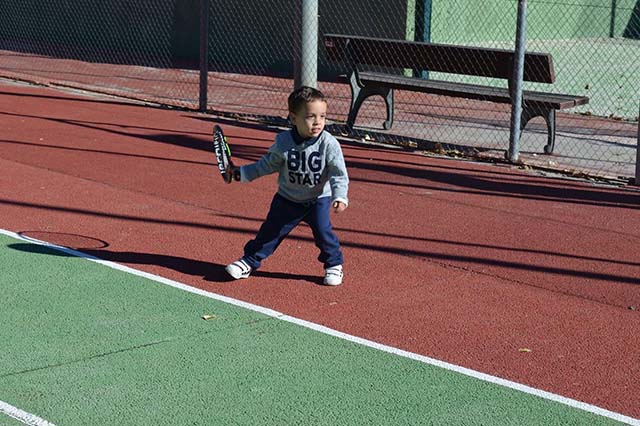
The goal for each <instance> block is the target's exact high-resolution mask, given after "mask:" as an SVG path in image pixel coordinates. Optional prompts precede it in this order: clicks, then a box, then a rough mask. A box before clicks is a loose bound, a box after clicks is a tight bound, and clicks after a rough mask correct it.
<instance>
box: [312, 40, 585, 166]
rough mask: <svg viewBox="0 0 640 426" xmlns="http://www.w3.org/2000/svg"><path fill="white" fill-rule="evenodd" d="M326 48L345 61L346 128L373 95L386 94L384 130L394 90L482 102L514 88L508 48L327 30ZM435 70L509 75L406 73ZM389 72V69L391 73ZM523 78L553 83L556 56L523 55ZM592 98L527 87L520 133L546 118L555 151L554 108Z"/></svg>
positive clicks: (507, 99) (505, 97)
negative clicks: (503, 83)
mask: <svg viewBox="0 0 640 426" xmlns="http://www.w3.org/2000/svg"><path fill="white" fill-rule="evenodd" d="M324 47H325V49H326V52H327V55H328V58H329V59H330V60H331V61H333V62H336V63H340V64H343V65H346V66H347V67H348V71H349V74H348V75H346V76H342V78H343V79H347V80H348V82H349V84H350V87H351V107H350V109H349V116H348V118H347V126H348V127H349V128H350V129H352V128H353V125H354V123H355V121H356V117H357V115H358V111H359V109H360V106H361V105H362V103H363V102H364V100H365V99H367V98H368V97H370V96H374V95H379V96H382V97H383V98H384V100H385V103H386V109H387V119H386V121H385V122H384V124H383V127H384V128H385V129H387V130H388V129H390V128H391V126H392V125H393V91H394V90H396V89H397V90H411V91H415V92H423V93H430V94H434V95H443V96H451V97H459V98H466V99H474V100H480V101H488V102H497V103H506V104H510V103H511V90H512V87H513V84H512V79H513V63H514V52H513V51H511V50H505V49H492V48H482V47H468V46H456V45H446V44H434V43H424V42H414V41H406V40H388V39H382V38H372V37H361V36H351V35H338V34H327V35H325V36H324ZM371 66H374V67H383V68H384V70H385V72H384V73H381V72H367V71H363V70H362V68H363V67H371ZM404 69H410V70H415V71H414V74H415V73H417V74H418V75H420V74H421V72H422V71H435V72H442V73H450V74H461V75H468V76H480V77H493V78H499V79H505V80H507V82H508V87H506V88H502V87H491V86H481V85H476V84H468V83H457V82H450V81H439V80H431V79H425V78H421V77H410V76H405V75H404V72H403V70H404ZM387 70H388V71H387ZM524 80H525V81H531V82H539V83H549V84H551V83H553V82H554V81H555V73H554V71H553V60H552V58H551V55H550V54H548V53H534V52H528V53H526V54H525V62H524ZM588 102H589V98H588V97H586V96H575V95H565V94H556V93H546V92H536V91H527V90H525V91H524V92H523V105H522V116H521V125H520V132H521V133H522V131H523V130H524V128H525V126H526V125H527V123H528V122H529V120H531V119H532V118H534V117H542V118H543V119H544V120H545V122H546V125H547V132H548V136H547V145H545V147H544V152H545V153H546V154H551V153H552V152H553V149H554V145H555V126H556V110H562V109H566V108H572V107H575V106H578V105H584V104H587V103H588Z"/></svg>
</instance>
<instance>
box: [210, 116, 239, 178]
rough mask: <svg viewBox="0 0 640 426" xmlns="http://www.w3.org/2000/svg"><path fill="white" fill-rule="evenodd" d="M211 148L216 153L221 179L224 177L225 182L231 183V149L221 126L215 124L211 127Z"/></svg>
mask: <svg viewBox="0 0 640 426" xmlns="http://www.w3.org/2000/svg"><path fill="white" fill-rule="evenodd" d="M213 150H214V152H215V154H216V160H217V161H218V169H219V170H220V174H221V175H222V179H224V181H225V182H226V183H231V181H232V178H233V176H232V174H231V168H232V167H234V166H233V162H232V161H231V149H230V148H229V144H228V143H227V138H226V137H225V136H224V133H223V132H222V127H220V126H218V125H217V124H216V125H215V126H214V128H213Z"/></svg>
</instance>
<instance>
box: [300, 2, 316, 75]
mask: <svg viewBox="0 0 640 426" xmlns="http://www.w3.org/2000/svg"><path fill="white" fill-rule="evenodd" d="M301 2H302V7H301V13H300V17H301V19H300V23H299V25H300V30H299V32H298V31H297V32H296V42H297V43H299V44H298V46H299V49H295V51H294V55H295V58H294V85H295V87H300V86H310V87H317V86H318V0H301ZM298 37H299V38H298Z"/></svg>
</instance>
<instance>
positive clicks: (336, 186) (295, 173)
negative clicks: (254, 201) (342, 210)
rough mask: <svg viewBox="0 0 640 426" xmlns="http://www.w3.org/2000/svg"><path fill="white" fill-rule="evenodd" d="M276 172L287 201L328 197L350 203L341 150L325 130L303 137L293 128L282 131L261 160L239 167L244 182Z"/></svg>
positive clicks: (281, 190)
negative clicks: (312, 135)
mask: <svg viewBox="0 0 640 426" xmlns="http://www.w3.org/2000/svg"><path fill="white" fill-rule="evenodd" d="M296 142H298V143H296ZM276 172H278V173H279V176H278V194H280V195H281V196H283V197H284V198H286V199H287V200H290V201H293V202H296V203H304V202H309V201H313V200H316V199H317V198H320V197H331V202H332V203H333V202H335V201H342V202H343V203H345V204H348V203H349V201H348V197H347V192H348V189H349V176H348V175H347V167H346V166H345V163H344V157H343V156H342V149H341V148H340V143H339V142H338V141H337V140H336V138H334V137H333V136H332V135H331V134H330V133H329V132H327V131H326V130H325V131H323V132H322V133H321V134H320V136H318V137H317V138H310V139H306V140H302V139H301V138H300V136H299V135H298V133H297V132H296V130H295V129H292V130H289V131H286V132H282V133H280V134H278V136H276V141H275V143H274V144H273V145H272V146H271V148H269V151H268V152H267V153H266V154H265V155H263V156H262V158H260V160H258V161H257V162H255V163H252V164H247V165H246V166H242V167H241V168H240V174H241V180H242V181H243V182H251V181H252V180H254V179H257V178H259V177H261V176H265V175H268V174H271V173H276Z"/></svg>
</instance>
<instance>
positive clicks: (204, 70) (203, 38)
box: [199, 0, 209, 112]
mask: <svg viewBox="0 0 640 426" xmlns="http://www.w3.org/2000/svg"><path fill="white" fill-rule="evenodd" d="M208 74H209V0H200V97H199V99H200V102H199V104H200V105H199V109H200V111H203V112H205V111H206V110H207V88H208V87H207V86H208V78H207V77H208Z"/></svg>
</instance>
